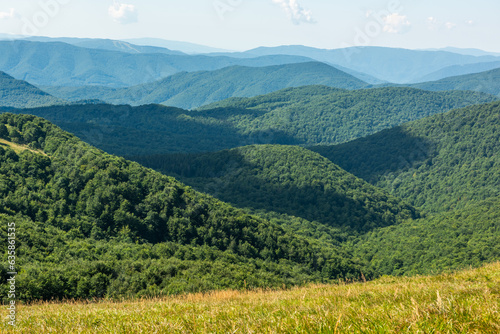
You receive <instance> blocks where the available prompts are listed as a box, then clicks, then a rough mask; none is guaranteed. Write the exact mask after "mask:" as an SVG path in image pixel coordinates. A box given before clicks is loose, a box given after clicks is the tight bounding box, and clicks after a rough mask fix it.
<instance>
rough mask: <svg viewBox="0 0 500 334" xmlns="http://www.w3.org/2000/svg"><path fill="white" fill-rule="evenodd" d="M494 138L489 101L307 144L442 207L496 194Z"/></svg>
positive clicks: (496, 119)
mask: <svg viewBox="0 0 500 334" xmlns="http://www.w3.org/2000/svg"><path fill="white" fill-rule="evenodd" d="M498 143H500V102H493V103H489V104H484V105H479V106H471V107H467V108H463V109H458V110H453V111H450V112H448V113H444V114H440V115H435V116H432V117H428V118H425V119H422V120H418V121H415V122H411V123H408V124H404V125H402V126H399V127H395V128H393V129H389V130H385V131H382V132H380V133H377V134H375V135H372V136H368V137H365V138H361V139H358V140H355V141H352V142H349V143H346V144H342V145H338V146H317V147H312V148H311V149H312V150H314V151H316V152H319V153H320V154H322V155H323V156H325V157H327V158H329V159H330V160H331V161H333V162H334V163H336V164H338V165H340V166H341V167H342V168H344V169H346V170H347V171H349V172H351V173H353V174H355V175H357V176H359V177H361V178H363V179H365V180H367V181H370V182H371V183H373V184H375V185H377V186H380V187H381V188H383V189H386V190H387V191H389V192H391V193H392V194H393V195H395V196H398V197H400V198H403V199H405V200H408V201H409V202H410V203H411V204H413V205H415V206H417V207H422V208H425V209H427V210H430V211H443V210H449V209H453V208H457V207H462V206H464V205H466V204H467V203H469V202H475V201H478V200H484V199H487V198H490V197H496V198H498V197H499V196H500V145H498Z"/></svg>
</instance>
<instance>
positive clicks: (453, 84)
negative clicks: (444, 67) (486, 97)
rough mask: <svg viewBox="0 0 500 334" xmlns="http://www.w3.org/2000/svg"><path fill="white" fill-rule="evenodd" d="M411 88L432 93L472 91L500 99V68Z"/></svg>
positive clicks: (425, 83)
mask: <svg viewBox="0 0 500 334" xmlns="http://www.w3.org/2000/svg"><path fill="white" fill-rule="evenodd" d="M411 87H415V88H419V89H425V90H431V91H446V90H470V91H477V92H483V93H487V94H492V95H495V96H498V97H500V68H496V69H493V70H490V71H485V72H480V73H473V74H465V75H459V76H453V77H448V78H444V79H441V80H437V81H430V82H423V83H418V84H413V85H411Z"/></svg>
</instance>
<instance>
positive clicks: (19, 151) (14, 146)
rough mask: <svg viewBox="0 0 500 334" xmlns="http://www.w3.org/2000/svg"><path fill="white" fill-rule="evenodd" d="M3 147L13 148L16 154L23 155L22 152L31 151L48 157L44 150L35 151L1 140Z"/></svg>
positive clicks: (0, 143) (0, 144)
mask: <svg viewBox="0 0 500 334" xmlns="http://www.w3.org/2000/svg"><path fill="white" fill-rule="evenodd" d="M1 146H7V147H9V148H11V149H12V150H13V151H14V152H16V153H18V154H19V153H21V152H22V151H26V150H28V151H31V152H33V153H38V154H43V155H47V154H45V152H43V151H42V150H33V149H31V148H29V147H27V146H24V145H20V144H16V143H13V142H10V141H7V140H5V139H0V147H1Z"/></svg>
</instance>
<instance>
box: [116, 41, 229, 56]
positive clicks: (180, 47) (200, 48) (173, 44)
mask: <svg viewBox="0 0 500 334" xmlns="http://www.w3.org/2000/svg"><path fill="white" fill-rule="evenodd" d="M124 41H125V42H128V43H132V44H134V45H148V46H156V47H160V48H167V49H170V50H177V51H181V52H184V53H187V54H199V53H212V52H230V51H229V50H223V49H218V48H213V47H210V46H206V45H200V44H195V43H189V42H182V41H170V40H165V39H161V38H131V39H124Z"/></svg>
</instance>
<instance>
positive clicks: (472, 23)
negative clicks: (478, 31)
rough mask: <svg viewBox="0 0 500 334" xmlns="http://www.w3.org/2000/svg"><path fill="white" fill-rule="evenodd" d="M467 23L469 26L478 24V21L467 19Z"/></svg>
mask: <svg viewBox="0 0 500 334" xmlns="http://www.w3.org/2000/svg"><path fill="white" fill-rule="evenodd" d="M465 24H466V25H468V26H473V25H475V24H476V22H474V21H472V20H467V21H465Z"/></svg>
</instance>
